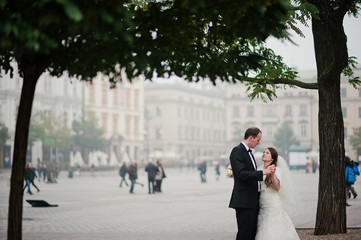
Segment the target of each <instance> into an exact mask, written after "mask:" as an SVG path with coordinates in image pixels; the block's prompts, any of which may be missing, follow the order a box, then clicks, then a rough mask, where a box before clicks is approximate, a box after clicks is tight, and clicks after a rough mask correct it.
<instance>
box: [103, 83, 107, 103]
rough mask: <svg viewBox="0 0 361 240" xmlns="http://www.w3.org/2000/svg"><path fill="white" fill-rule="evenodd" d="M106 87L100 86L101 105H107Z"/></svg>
mask: <svg viewBox="0 0 361 240" xmlns="http://www.w3.org/2000/svg"><path fill="white" fill-rule="evenodd" d="M107 100H108V89H107V85H105V84H104V85H103V86H102V104H103V105H107V103H108V101H107Z"/></svg>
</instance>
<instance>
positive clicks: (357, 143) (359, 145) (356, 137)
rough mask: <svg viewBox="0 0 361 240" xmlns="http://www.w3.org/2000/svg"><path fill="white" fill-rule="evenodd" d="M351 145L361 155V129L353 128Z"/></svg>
mask: <svg viewBox="0 0 361 240" xmlns="http://www.w3.org/2000/svg"><path fill="white" fill-rule="evenodd" d="M350 144H351V146H352V149H353V150H355V151H356V152H357V155H361V127H359V128H353V134H352V135H351V136H350Z"/></svg>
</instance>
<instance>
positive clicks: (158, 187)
mask: <svg viewBox="0 0 361 240" xmlns="http://www.w3.org/2000/svg"><path fill="white" fill-rule="evenodd" d="M157 168H158V172H157V175H156V176H155V183H156V184H155V191H156V192H162V182H163V178H166V177H167V176H166V175H165V172H164V168H163V164H162V163H161V162H160V160H157Z"/></svg>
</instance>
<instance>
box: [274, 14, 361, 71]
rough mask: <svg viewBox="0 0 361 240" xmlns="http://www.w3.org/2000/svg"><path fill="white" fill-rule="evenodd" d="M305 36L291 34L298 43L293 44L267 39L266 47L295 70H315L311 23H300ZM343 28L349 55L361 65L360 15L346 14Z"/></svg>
mask: <svg viewBox="0 0 361 240" xmlns="http://www.w3.org/2000/svg"><path fill="white" fill-rule="evenodd" d="M300 28H301V30H302V32H303V33H304V35H305V38H302V37H299V36H298V35H297V36H296V34H293V37H292V39H293V41H294V42H295V43H296V44H298V46H296V45H294V44H293V43H290V42H284V43H282V42H281V41H280V40H277V39H274V38H272V39H269V40H267V45H268V47H270V48H272V49H273V50H274V51H275V53H277V54H278V55H281V56H282V57H283V58H284V61H285V63H286V64H287V65H288V66H290V67H294V68H296V69H297V70H299V71H301V70H315V69H316V61H315V56H314V49H313V36H312V30H311V24H309V27H303V26H301V25H300ZM344 29H345V33H346V35H347V47H348V49H349V56H355V57H357V58H358V60H357V61H358V62H359V66H361V16H360V17H359V18H353V17H352V18H350V17H348V16H346V17H345V19H344Z"/></svg>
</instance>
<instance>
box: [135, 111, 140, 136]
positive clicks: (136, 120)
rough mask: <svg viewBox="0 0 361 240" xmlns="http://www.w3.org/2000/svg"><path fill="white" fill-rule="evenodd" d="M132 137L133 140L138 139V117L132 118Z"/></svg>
mask: <svg viewBox="0 0 361 240" xmlns="http://www.w3.org/2000/svg"><path fill="white" fill-rule="evenodd" d="M134 136H135V139H138V138H139V117H138V116H136V117H134Z"/></svg>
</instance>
